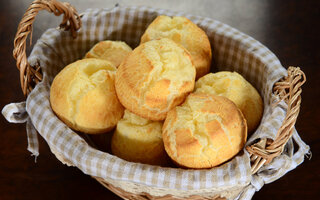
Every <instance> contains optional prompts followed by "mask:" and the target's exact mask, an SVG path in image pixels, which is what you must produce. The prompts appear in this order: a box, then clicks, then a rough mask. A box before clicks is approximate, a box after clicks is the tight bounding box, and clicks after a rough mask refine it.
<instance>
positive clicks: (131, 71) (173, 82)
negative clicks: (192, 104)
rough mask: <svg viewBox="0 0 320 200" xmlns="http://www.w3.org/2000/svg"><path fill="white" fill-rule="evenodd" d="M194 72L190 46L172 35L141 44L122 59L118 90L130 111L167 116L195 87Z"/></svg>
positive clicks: (122, 101) (152, 117) (159, 118)
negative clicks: (184, 45)
mask: <svg viewBox="0 0 320 200" xmlns="http://www.w3.org/2000/svg"><path fill="white" fill-rule="evenodd" d="M195 74H196V72H195V68H194V66H193V64H192V62H191V58H190V54H189V53H188V51H187V50H185V49H184V48H183V47H182V46H180V45H178V44H176V43H175V42H173V41H172V40H170V39H166V38H163V39H160V40H153V41H150V42H146V43H143V44H141V45H140V46H138V47H137V48H136V49H134V50H133V51H132V53H130V54H129V55H128V56H127V57H126V58H125V59H124V61H123V62H122V63H121V65H120V66H119V68H118V70H117V74H116V81H115V86H116V92H117V95H118V98H119V100H120V102H121V103H122V105H123V106H124V107H125V108H126V109H128V110H130V111H131V112H133V113H135V114H137V115H139V116H141V117H144V118H147V119H150V120H155V121H157V120H164V119H165V117H166V115H167V112H168V111H169V110H170V109H172V108H173V107H175V106H176V105H179V104H180V103H182V102H183V101H184V99H185V97H186V96H187V95H188V94H189V93H190V92H191V91H193V89H194V83H195Z"/></svg>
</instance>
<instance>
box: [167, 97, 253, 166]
mask: <svg viewBox="0 0 320 200" xmlns="http://www.w3.org/2000/svg"><path fill="white" fill-rule="evenodd" d="M162 130H163V131H162V134H163V136H162V137H163V141H164V145H165V149H166V151H167V153H168V155H169V156H170V157H171V159H172V160H174V161H175V162H176V163H177V164H178V165H180V166H183V167H187V168H210V167H214V166H217V165H219V164H221V163H223V162H225V161H227V160H229V159H230V158H232V157H233V156H235V155H236V154H237V153H238V152H239V151H240V150H241V149H242V148H243V146H244V144H245V142H246V138H247V125H246V120H245V119H244V117H243V115H242V113H241V111H240V110H239V109H238V108H237V106H236V105H235V104H234V103H233V102H232V101H230V100H229V99H227V98H225V97H220V96H215V95H209V94H203V93H192V94H190V95H189V96H188V97H187V99H186V101H185V102H184V103H183V104H182V105H181V106H177V107H175V108H174V109H172V110H171V111H170V112H169V113H168V115H167V118H166V120H165V122H164V125H163V129H162Z"/></svg>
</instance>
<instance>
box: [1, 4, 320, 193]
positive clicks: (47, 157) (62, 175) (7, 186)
mask: <svg viewBox="0 0 320 200" xmlns="http://www.w3.org/2000/svg"><path fill="white" fill-rule="evenodd" d="M30 2H31V1H22V0H14V1H13V0H12V1H4V0H1V1H0V34H1V37H0V42H1V46H0V51H1V52H0V66H1V67H0V83H1V84H0V95H1V98H0V108H1V109H2V108H3V106H4V105H5V104H8V103H10V102H20V101H24V96H23V95H22V92H21V90H20V85H19V74H18V70H17V69H16V67H15V61H14V59H13V58H12V49H13V39H14V35H15V31H16V28H17V25H18V22H19V20H20V18H21V17H22V15H23V13H24V11H25V10H26V9H27V6H28V4H29V3H30ZM81 2H82V1H79V2H78V3H77V4H78V5H77V4H76V5H74V6H75V7H77V6H81ZM121 2H122V1H121ZM227 2H228V3H226V1H222V0H221V1H212V2H211V3H210V4H209V5H202V8H203V7H207V6H209V8H207V9H210V6H212V13H210V17H214V18H215V19H218V20H220V21H222V22H225V23H227V24H229V25H231V26H233V27H235V28H237V29H239V30H240V31H242V32H244V33H247V34H249V35H251V36H252V37H254V38H255V39H257V40H259V41H260V42H262V43H263V44H264V45H266V46H267V47H268V48H269V49H271V51H272V52H274V53H275V54H276V55H277V56H278V58H279V59H280V61H281V62H282V64H283V66H285V67H287V66H290V65H293V66H300V67H301V69H302V70H303V71H304V72H305V74H306V76H307V83H306V84H305V85H304V86H303V94H302V107H301V113H300V116H299V118H298V122H297V124H296V128H297V130H298V132H299V133H300V135H301V137H302V139H303V140H304V141H305V142H306V143H307V144H308V145H310V146H311V150H312V155H313V156H312V159H311V160H308V159H306V161H305V162H304V163H303V164H302V165H300V166H299V167H297V169H295V170H294V171H291V172H289V173H288V174H287V175H285V176H284V177H282V178H281V179H279V180H277V181H275V182H273V183H271V184H267V185H265V186H264V187H263V188H262V189H261V190H260V191H259V192H257V193H256V194H255V196H254V199H319V198H320V197H319V196H320V191H319V190H320V167H319V166H320V159H319V153H320V131H319V130H320V125H319V124H320V105H319V103H320V101H319V99H320V89H319V87H320V50H319V49H320V39H319V37H320V30H319V27H320V16H319V14H320V4H319V3H318V1H317V0H313V1H301V0H292V1H278V0H269V1H265V0H264V1H258V0H256V1H254V0H252V1H245V0H243V1H237V3H233V2H231V1H227ZM140 4H141V2H140ZM199 4H201V3H199ZM175 5H177V3H176V4H175ZM230 5H232V6H230ZM248 7H249V8H248ZM256 9H261V10H256ZM195 10H197V9H196V8H195ZM82 11H83V10H82ZM252 11H254V13H253V12H252ZM52 17H53V16H49V17H46V16H44V17H41V19H37V20H39V21H40V20H41V21H44V22H46V20H48V21H49V20H50V19H51V18H52ZM49 25H50V26H49ZM53 26H56V24H48V23H40V25H38V27H35V29H34V41H35V40H36V39H37V38H38V37H39V36H40V35H41V34H42V32H41V31H42V30H45V29H47V28H49V27H53ZM26 148H27V138H26V131H25V124H10V123H8V122H7V121H5V119H4V118H3V117H2V116H0V199H89V198H90V199H120V198H119V197H117V196H115V195H114V194H112V193H111V192H110V191H108V190H107V189H105V188H104V187H102V186H101V185H100V184H99V183H98V182H96V181H95V180H94V179H92V178H91V177H89V176H87V175H84V174H83V173H82V172H81V171H80V170H78V169H77V168H73V167H67V166H65V165H63V164H61V163H60V162H59V161H58V160H57V159H56V158H55V157H54V156H53V154H51V153H50V150H49V148H48V146H47V144H46V143H45V141H44V140H43V139H42V138H40V156H39V157H38V160H37V163H35V162H34V158H33V157H31V156H30V153H29V152H28V151H27V149H26Z"/></svg>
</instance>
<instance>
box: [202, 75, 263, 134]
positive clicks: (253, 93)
mask: <svg viewBox="0 0 320 200" xmlns="http://www.w3.org/2000/svg"><path fill="white" fill-rule="evenodd" d="M196 92H202V93H208V94H215V95H219V96H224V97H227V98H228V99H230V100H231V101H233V102H234V103H235V104H236V105H237V106H238V108H239V109H240V110H241V112H242V114H243V115H244V117H245V118H246V120H247V124H248V132H249V133H252V132H253V131H254V130H255V129H256V128H257V126H258V125H259V123H260V120H261V118H262V114H263V101H262V98H261V96H260V95H259V93H258V92H257V90H256V89H255V88H254V87H253V86H252V85H251V84H250V83H249V82H248V81H246V80H245V79H244V78H243V77H242V76H241V75H240V74H238V73H237V72H229V71H221V72H217V73H214V74H213V73H210V74H207V75H205V76H204V77H202V78H200V79H199V80H198V81H197V82H196Z"/></svg>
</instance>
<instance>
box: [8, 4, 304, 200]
mask: <svg viewBox="0 0 320 200" xmlns="http://www.w3.org/2000/svg"><path fill="white" fill-rule="evenodd" d="M126 9H127V11H128V12H131V11H132V9H130V8H126ZM134 9H137V8H134ZM40 10H47V11H48V12H52V13H54V14H55V15H57V16H58V15H61V14H64V17H63V22H62V23H61V25H60V28H63V29H65V30H70V31H71V33H72V36H73V37H74V38H76V37H77V33H78V32H77V30H78V29H80V27H81V20H82V15H81V17H80V16H79V15H78V14H77V12H76V10H75V9H74V8H73V7H72V6H70V5H69V4H68V3H61V2H58V1H55V0H51V1H45V0H36V1H34V2H33V3H32V4H31V5H30V7H29V9H28V10H27V11H26V13H25V15H24V16H23V18H22V20H21V22H20V24H19V27H18V31H17V34H16V37H15V40H14V52H13V55H14V58H15V59H16V61H17V67H18V69H19V70H20V81H21V87H22V91H23V93H24V95H25V96H26V97H27V96H28V95H29V94H31V92H32V90H33V89H34V88H35V86H36V85H37V84H38V83H40V82H41V81H42V79H43V75H42V71H41V62H36V63H33V64H32V65H31V64H29V62H28V60H27V56H26V39H27V36H28V35H29V33H30V32H31V31H32V23H33V21H34V18H35V16H36V15H37V13H38V11H40ZM143 10H144V12H146V13H149V12H155V10H154V9H151V8H144V9H143ZM167 12H169V11H163V10H162V11H159V12H156V14H159V13H166V14H167ZM144 14H145V13H143V15H144ZM175 14H177V13H169V15H175ZM178 14H179V13H178ZM187 17H188V18H191V20H193V21H196V22H199V19H198V18H194V17H193V16H187ZM197 20H198V21H197ZM203 21H204V22H206V23H209V22H208V21H210V19H204V20H202V22H203ZM210 22H211V21H210ZM131 23H135V22H134V20H133V21H132V22H131ZM148 23H149V21H146V22H145V24H148ZM221 24H222V23H218V26H224V25H221ZM129 25H130V24H129ZM198 25H200V26H206V25H204V24H203V23H200V24H199V23H198ZM225 27H226V29H227V31H231V32H232V31H234V29H232V28H230V27H228V26H225ZM143 28H144V27H140V29H141V30H143ZM210 31H211V30H210V28H209V29H208V30H207V34H208V35H209V39H210V40H212V39H213V38H214V37H213V36H212V37H211V35H214V34H220V33H217V32H214V31H211V32H210ZM140 33H141V32H139V33H136V35H137V37H139V34H140ZM236 33H239V32H236ZM114 37H115V38H113V39H123V38H121V35H120V36H119V37H118V36H116V35H115V36H114ZM228 37H229V36H228ZM239 37H242V38H241V40H237V41H236V42H238V43H239V45H247V46H248V44H247V43H246V42H249V43H250V42H252V41H253V43H254V44H258V48H261V49H262V50H263V51H264V52H267V53H269V50H268V49H266V48H265V47H264V46H263V45H261V44H260V43H258V42H257V41H255V40H253V39H252V38H250V37H248V36H246V35H244V34H240V35H236V36H230V38H231V43H233V42H234V41H232V38H238V39H239ZM135 40H137V39H135ZM239 41H240V42H239ZM241 41H244V43H243V44H242V43H241ZM211 42H212V41H211ZM128 43H129V44H131V46H135V45H136V42H134V41H131V42H130V41H128ZM221 43H223V41H222V42H221ZM90 45H91V43H90ZM90 45H88V46H90ZM221 45H223V44H221ZM227 47H229V48H233V47H230V46H227ZM86 50H87V49H85V50H84V51H86ZM213 51H214V52H215V51H217V50H216V49H215V46H214V45H213ZM251 52H253V58H252V59H254V62H255V63H258V65H259V64H265V65H268V63H266V62H267V61H269V62H272V63H273V64H275V65H278V66H279V65H280V62H278V60H277V59H276V58H275V56H274V55H273V54H272V53H271V52H270V55H271V58H272V59H273V60H272V59H271V60H270V55H268V56H269V60H268V59H267V60H265V59H264V57H263V56H265V55H263V56H261V52H259V49H258V50H257V49H253V50H252V51H251ZM259 53H260V54H259ZM256 55H257V56H256ZM235 56H236V57H237V56H239V55H235ZM241 56H243V55H240V57H241ZM255 56H256V57H255ZM214 59H217V60H214V62H215V64H217V63H219V62H222V61H221V60H223V59H226V55H223V52H219V53H218V54H217V53H216V54H214ZM219 59H220V61H219ZM232 59H236V58H231V60H232ZM250 59H251V58H250ZM230 62H231V64H232V62H233V61H230ZM222 63H223V62H222ZM223 64H225V65H227V64H228V61H226V62H224V63H223ZM229 64H230V63H229ZM217 65H219V64H217ZM280 67H281V65H280ZM218 68H219V67H218ZM226 69H227V70H238V71H239V72H240V73H245V72H244V71H243V70H241V68H240V69H239V68H232V67H230V68H226ZM252 73H256V72H251V74H252ZM249 74H250V72H249ZM246 78H247V79H248V80H250V81H251V82H254V81H256V80H255V78H252V77H250V76H247V77H246ZM273 78H275V79H277V77H273ZM265 79H268V75H266V77H265ZM277 80H278V79H277ZM277 80H275V81H274V82H276V83H275V84H274V87H273V93H274V94H275V95H277V97H276V99H278V101H277V102H273V104H274V105H278V104H277V103H279V102H285V104H286V105H285V107H286V108H287V110H286V112H285V113H286V114H285V118H284V120H283V121H282V125H281V126H280V125H279V127H280V128H279V129H278V131H276V133H275V134H274V135H275V137H274V138H273V139H271V138H267V137H259V135H258V133H255V135H258V136H256V137H251V139H249V142H248V144H247V146H246V147H245V150H244V152H245V153H247V154H248V155H249V156H250V161H251V175H252V177H253V178H252V180H256V179H255V178H254V177H258V176H257V172H259V170H260V169H261V168H263V167H265V166H268V164H270V163H272V162H273V161H274V159H275V158H277V157H278V156H280V155H281V154H282V153H283V151H287V147H286V144H287V143H288V145H291V146H293V142H292V140H291V136H292V135H293V134H297V133H296V131H295V129H294V124H295V122H296V120H297V117H298V114H299V109H300V104H301V96H300V95H301V91H302V90H301V86H302V84H303V83H304V82H305V75H304V73H303V72H302V71H301V70H300V69H299V68H295V67H289V68H288V70H287V76H286V77H284V78H282V79H281V80H279V81H277ZM259 81H266V80H259ZM49 82H50V80H49ZM254 85H255V84H254ZM255 86H256V88H258V89H260V91H261V90H262V87H263V85H259V84H256V85H255ZM265 91H272V88H265ZM28 98H30V99H31V98H34V97H33V96H32V97H30V95H29V97H28ZM272 100H274V99H271V98H270V99H269V101H272ZM265 103H268V102H267V101H266V100H265ZM27 104H28V102H27ZM27 110H28V108H27ZM265 112H266V111H265ZM28 114H29V115H31V114H32V112H29V111H28ZM36 128H37V127H36ZM37 131H38V132H39V133H40V134H41V135H43V133H42V129H40V130H39V129H38V128H37ZM297 137H298V136H296V137H295V142H296V143H297V141H299V139H300V138H299V137H298V138H297ZM45 139H46V137H45ZM46 140H47V139H46ZM289 143H290V144H289ZM48 144H49V146H50V148H51V150H52V152H53V153H54V154H55V155H56V157H57V158H58V159H59V160H60V161H62V162H63V163H65V164H68V165H73V166H77V164H75V162H76V161H74V160H70V159H69V158H67V157H66V154H64V153H63V152H61V151H60V150H59V148H58V147H57V146H55V145H54V144H53V143H51V142H49V141H48ZM304 154H305V152H304V153H302V160H303V156H304ZM250 161H249V162H250ZM230 162H231V161H230ZM301 162H302V161H301V159H300V161H299V163H298V164H300V163H301ZM249 164H250V163H249ZM137 165H140V164H137ZM142 169H147V168H146V166H145V165H143V166H142ZM148 169H149V168H148ZM152 169H153V168H152ZM291 169H292V168H290V169H288V170H287V171H289V170H291ZM81 170H83V169H81ZM157 170H163V171H166V170H169V169H167V168H160V167H159V168H157ZM181 170H182V169H181ZM83 171H84V172H85V173H87V174H89V175H92V176H93V178H95V179H96V180H97V181H99V182H100V183H101V184H102V185H104V186H105V187H106V188H108V189H109V190H111V191H113V192H114V193H116V194H117V195H119V196H120V197H122V198H124V199H181V198H183V199H220V198H240V199H246V198H251V197H252V195H253V193H254V192H255V190H258V189H259V188H258V189H257V188H254V189H252V188H253V187H248V184H249V185H250V181H249V183H247V186H246V187H244V186H243V185H242V186H241V187H234V188H233V189H232V188H227V189H225V190H221V191H220V192H216V191H215V192H212V191H211V190H210V189H206V190H202V194H201V193H199V192H198V193H196V192H195V193H191V194H189V193H188V195H187V196H186V195H181V193H182V194H183V193H185V190H184V189H182V190H181V191H177V190H176V189H172V188H156V187H152V186H148V185H143V184H137V183H136V184H134V185H133V186H132V184H131V183H126V182H125V181H123V180H121V181H118V180H116V179H112V178H101V177H98V176H95V175H93V174H91V173H90V172H88V171H85V170H83ZM186 171H190V170H186ZM287 171H286V172H287ZM286 172H284V173H286ZM142 173H143V172H142ZM284 173H282V174H281V175H283V174H284ZM281 175H279V176H281ZM252 180H251V184H252ZM199 181H200V180H199ZM271 181H273V180H271ZM271 181H269V182H271ZM130 184H131V185H130ZM262 185H263V184H262ZM126 188H135V189H130V190H129V191H127V189H126ZM155 190H157V191H161V192H156V193H155V192H153V191H155ZM250 191H251V192H250Z"/></svg>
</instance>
